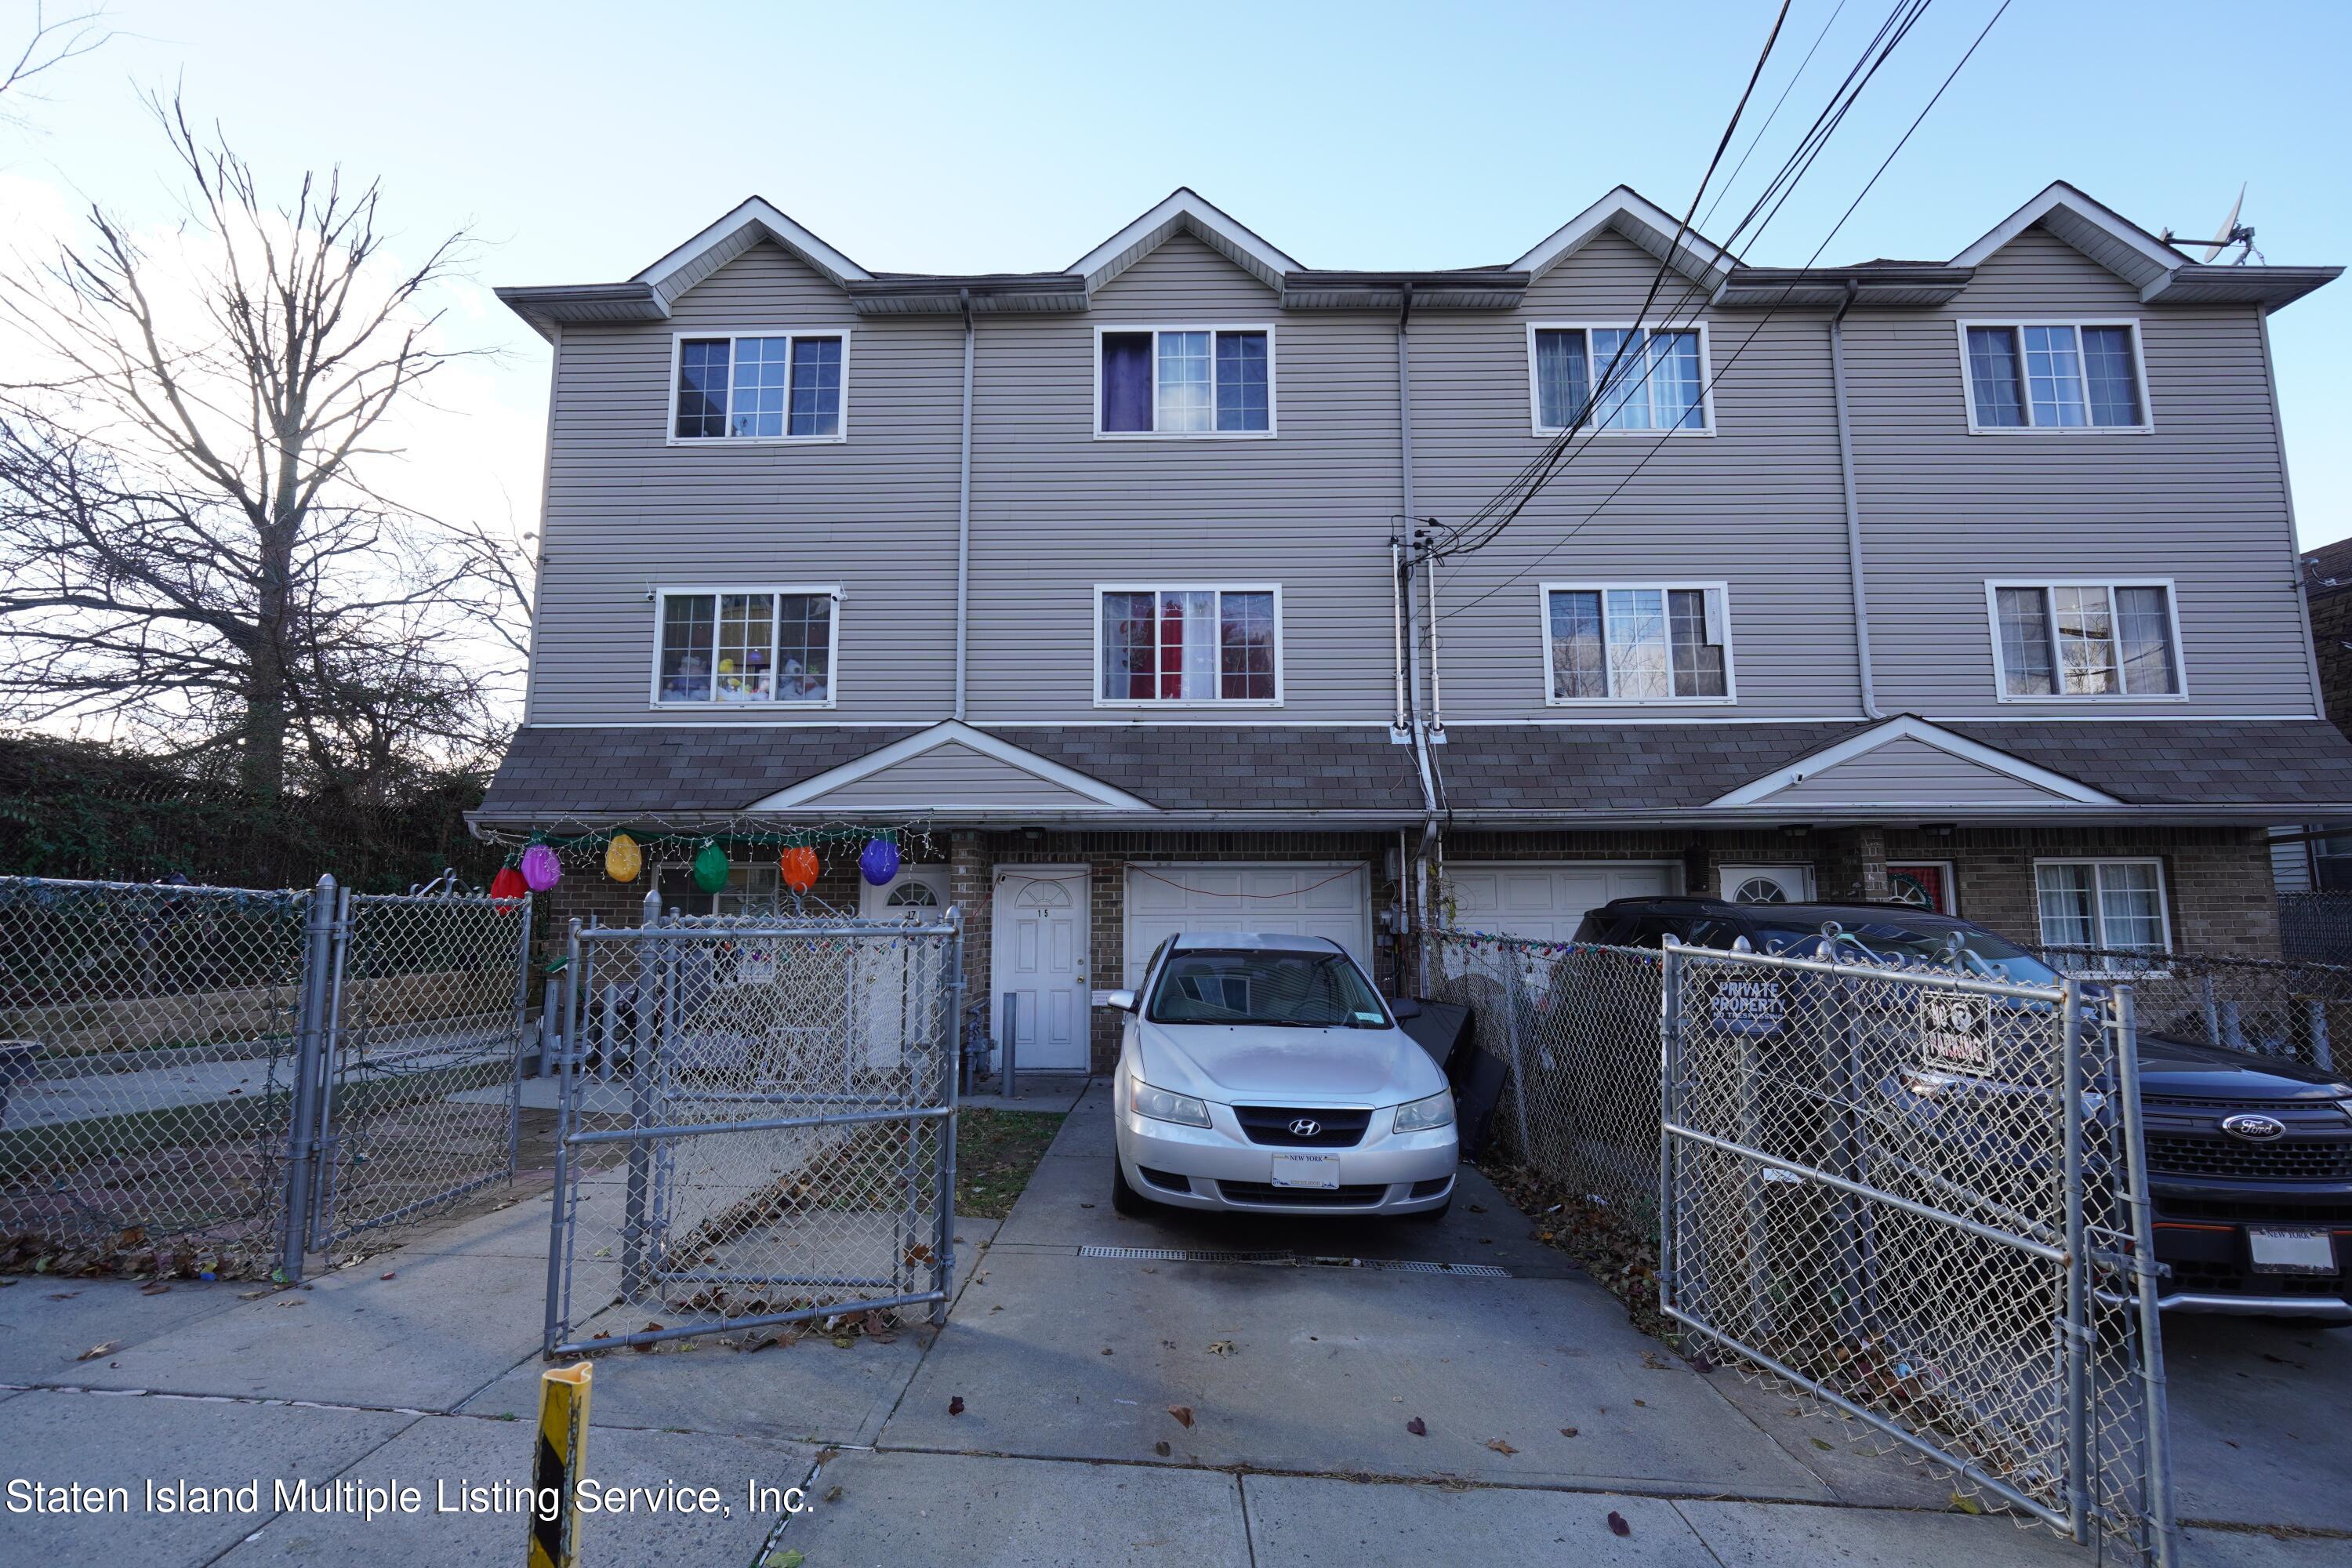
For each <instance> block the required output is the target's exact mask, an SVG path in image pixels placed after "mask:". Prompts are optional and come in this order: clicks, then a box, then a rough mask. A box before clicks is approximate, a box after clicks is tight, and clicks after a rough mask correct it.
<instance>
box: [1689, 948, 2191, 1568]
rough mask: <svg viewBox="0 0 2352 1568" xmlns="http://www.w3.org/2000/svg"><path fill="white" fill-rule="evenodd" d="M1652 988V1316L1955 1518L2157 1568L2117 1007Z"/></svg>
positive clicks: (1823, 988)
mask: <svg viewBox="0 0 2352 1568" xmlns="http://www.w3.org/2000/svg"><path fill="white" fill-rule="evenodd" d="M1823 947H1824V951H1825V952H1833V951H1834V949H1833V948H1832V947H1831V945H1830V944H1828V943H1826V942H1825V943H1824V944H1823ZM1664 964H1665V972H1664V985H1663V991H1662V1001H1661V1008H1662V1023H1661V1029H1660V1036H1661V1047H1662V1049H1661V1055H1662V1063H1661V1066H1662V1072H1661V1117H1660V1120H1661V1124H1662V1127H1663V1130H1664V1142H1663V1144H1662V1146H1661V1149H1660V1153H1659V1166H1660V1169H1659V1187H1660V1192H1661V1194H1662V1199H1663V1205H1662V1206H1663V1215H1662V1225H1661V1232H1660V1270H1659V1275H1660V1305H1661V1306H1662V1308H1663V1309H1664V1311H1665V1312H1666V1313H1667V1315H1668V1316H1670V1317H1672V1318H1674V1319H1675V1320H1676V1321H1679V1322H1681V1323H1682V1324H1684V1325H1685V1326H1686V1327H1688V1328H1690V1329H1693V1330H1696V1331H1698V1332H1699V1333H1700V1334H1702V1335H1705V1336H1706V1337H1707V1338H1708V1339H1711V1340H1713V1341H1715V1342H1717V1343H1718V1344H1720V1345H1722V1346H1723V1347H1724V1348H1726V1349H1727V1350H1728V1351H1730V1352H1733V1353H1734V1355H1736V1356H1737V1357H1738V1358H1740V1359H1742V1360H1744V1361H1746V1362H1748V1363H1750V1364H1752V1365H1753V1366H1756V1367H1759V1368H1761V1369H1763V1370H1764V1372H1765V1373H1768V1374H1769V1375H1771V1376H1772V1377H1774V1378H1777V1379H1779V1380H1780V1381H1782V1382H1785V1383H1787V1384H1794V1385H1796V1386H1797V1387H1799V1388H1800V1389H1802V1390H1805V1391H1807V1392H1809V1393H1810V1394H1811V1396H1813V1397H1815V1398H1817V1399H1819V1400H1821V1401H1822V1402H1823V1403H1825V1404H1826V1405H1831V1406H1833V1407H1834V1408H1836V1409H1837V1410H1839V1411H1842V1412H1843V1413H1844V1414H1845V1415H1848V1416H1851V1417H1853V1418H1854V1419H1856V1420H1859V1421H1861V1422H1863V1423H1864V1424H1866V1425H1867V1426H1870V1427H1872V1428H1874V1429H1875V1430H1876V1431H1877V1432H1878V1433H1879V1434H1880V1435H1881V1436H1884V1437H1885V1438H1887V1439H1890V1440H1891V1441H1892V1442H1893V1443H1895V1444H1899V1445H1903V1446H1906V1447H1909V1448H1910V1449H1912V1450H1915V1451H1916V1452H1917V1453H1920V1454H1924V1455H1926V1456H1927V1457H1928V1458H1933V1459H1936V1460H1937V1461H1940V1462H1941V1463H1943V1464H1945V1465H1947V1466H1949V1467H1950V1468H1952V1469H1954V1470H1955V1471H1957V1472H1958V1475H1959V1477H1960V1484H1961V1486H1962V1488H1963V1489H1966V1490H1969V1491H1971V1492H1974V1493H1975V1494H1977V1495H1978V1496H1980V1497H1983V1498H1985V1499H1987V1500H1993V1501H1997V1502H1999V1503H2004V1504H2007V1505H2009V1506H2011V1507H2012V1508H2015V1509H2018V1510H2022V1511H2024V1512H2026V1513H2029V1514H2031V1515H2032V1516H2034V1517H2035V1518H2037V1519H2039V1520H2041V1521H2043V1522H2044V1523H2047V1524H2049V1525H2051V1526H2053V1527H2054V1528H2055V1529H2057V1530H2058V1531H2061V1532H2063V1533H2064V1534H2066V1535H2068V1536H2070V1537H2071V1538H2073V1539H2074V1540H2075V1541H2077V1542H2090V1541H2093V1540H2095V1539H2105V1540H2107V1541H2111V1542H2116V1543H2117V1544H2120V1545H2124V1546H2126V1547H2128V1548H2130V1549H2133V1550H2136V1551H2137V1552H2141V1553H2144V1554H2145V1555H2146V1556H2147V1558H2148V1559H2150V1560H2152V1561H2155V1562H2158V1563H2165V1564H2169V1563H2171V1562H2172V1561H2173V1556H2172V1553H2173V1551H2174V1543H2173V1535H2172V1529H2171V1524H2172V1521H2171V1505H2170V1498H2169V1483H2168V1468H2167V1463H2166V1458H2165V1450H2164V1403H2163V1363H2162V1349H2161V1341H2160V1338H2159V1335H2158V1322H2157V1313H2156V1284H2157V1275H2158V1266H2157V1265H2156V1263H2155V1262H2154V1256H2155V1255H2154V1250H2153V1247H2152V1245H2151V1238H2150V1228H2149V1210H2148V1205H2147V1168H2146V1159H2145V1154H2144V1152H2143V1148H2142V1144H2141V1138H2140V1129H2139V1110H2138V1094H2137V1087H2138V1086H2137V1067H2136V1064H2135V1059H2134V1047H2133V1026H2132V1016H2131V996H2130V994H2129V992H2128V991H2121V990H2116V991H2110V990H2109V989H2107V988H2105V987H2098V986H2086V985H2084V984H2081V983H2079V982H2076V981H2073V980H2067V981H2065V982H2064V983H2063V984H2060V985H2058V986H2055V987H2049V988H2044V987H2037V986H2031V985H2019V984H2007V983H2005V982H2003V981H2000V980H1998V979H1992V978H1983V977H1976V976H1963V975H1962V974H1960V973H1957V972H1954V971H1948V970H1940V969H1932V968H1916V967H1902V966H1896V965H1887V966H1881V965H1878V964H1876V963H1848V962H1841V961H1837V960H1834V959H1831V958H1797V957H1790V956H1766V955H1762V954H1750V953H1744V952H1716V951H1711V950H1703V949H1696V948H1685V947H1679V946H1675V945H1674V944H1672V943H1671V942H1669V944H1668V946H1667V948H1666V950H1665V956H1664Z"/></svg>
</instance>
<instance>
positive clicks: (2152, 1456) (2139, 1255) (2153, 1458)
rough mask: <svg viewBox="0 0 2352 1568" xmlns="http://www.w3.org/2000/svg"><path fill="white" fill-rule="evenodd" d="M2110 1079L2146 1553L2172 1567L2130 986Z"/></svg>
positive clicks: (2118, 1004)
mask: <svg viewBox="0 0 2352 1568" xmlns="http://www.w3.org/2000/svg"><path fill="white" fill-rule="evenodd" d="M2113 1006H2114V1008H2115V1030H2116V1089H2118V1091H2119V1093H2118V1096H2117V1098H2119V1099H2120V1100H2122V1101H2123V1105H2122V1107H2121V1111H2122V1120H2123V1128H2124V1164H2125V1168H2126V1171H2127V1172H2128V1173H2129V1177H2130V1181H2131V1233H2132V1273H2133V1274H2134V1275H2135V1276H2136V1277H2137V1281H2138V1285H2139V1339H2140V1345H2139V1352H2140V1353H2139V1375H2140V1420H2141V1422H2142V1424H2143V1426H2144V1427H2145V1433H2146V1436H2145V1444H2144V1447H2145V1449H2146V1455H2147V1464H2146V1469H2147V1508H2146V1510H2145V1512H2146V1514H2147V1526H2148V1534H2149V1536H2150V1537H2151V1539H2150V1540H2149V1542H2147V1545H2148V1548H2149V1552H2148V1554H2149V1555H2150V1556H2151V1557H2153V1558H2154V1559H2155V1560H2156V1563H2157V1568H2174V1565H2175V1564H2176V1563H2179V1550H2180V1544H2179V1542H2178V1541H2177V1540H2175V1539H2174V1534H2173V1525H2172V1443H2171V1435H2170V1433H2169V1431H2168V1415H2167V1414H2166V1411H2165V1392H2164V1329H2163V1324H2162V1320H2161V1318H2160V1317H2159V1315H2158V1311H2157V1305H2156V1298H2157V1280H2158V1272H2159V1270H2160V1269H2161V1268H2162V1267H2163V1266H2162V1265H2160V1264H2158V1262H2157V1260H2156V1222H2155V1215H2154V1214H2153V1212H2152V1209H2151V1205H2150V1203H2149V1201H2148V1191H2147V1142H2145V1140H2144V1138H2143V1137H2142V1133H2141V1128H2140V1107H2139V1029H2138V1020H2137V1016H2136V1014H2135V1013H2134V1010H2133V1009H2134V1004H2133V998H2132V990H2131V987H2130V986H2128V985H2119V986H2117V987H2116V992H2115V998H2114V1002H2113Z"/></svg>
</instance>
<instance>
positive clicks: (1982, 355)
mask: <svg viewBox="0 0 2352 1568" xmlns="http://www.w3.org/2000/svg"><path fill="white" fill-rule="evenodd" d="M1960 348H1961V353H1962V355H1963V357H1964V358H1965V359H1966V361H1967V363H1968V389H1969V429H1970V430H1974V431H1987V430H1993V431H1999V430H2124V431H2145V430H2147V428H2148V418H2147V377H2146V376H2145V375H2144V374H2142V371H2141V365H2140V353H2139V328H2138V327H2137V325H2136V324H2135V323H2133V322H2130V321H2020V322H1982V321H1963V322H1961V323H1960Z"/></svg>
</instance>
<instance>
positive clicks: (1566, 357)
mask: <svg viewBox="0 0 2352 1568" xmlns="http://www.w3.org/2000/svg"><path fill="white" fill-rule="evenodd" d="M1707 363H1708V362H1707V346H1706V327H1704V326H1696V327H1677V328H1674V329H1671V330H1658V329H1652V330H1647V331H1644V330H1643V329H1640V328H1634V327H1564V326H1545V325H1542V324H1540V323H1538V325H1536V326H1532V327H1530V328H1528V366H1529V371H1528V374H1529V380H1530V384H1531V385H1532V387H1533V390H1534V404H1535V428H1536V434H1537V435H1538V436H1556V435H1558V434H1559V433H1560V432H1561V431H1563V430H1568V429H1578V428H1580V429H1586V430H1602V431H1639V430H1672V431H1705V430H1708V429H1711V428H1713V426H1714V419H1713V408H1712V403H1713V400H1712V398H1711V397H1710V395H1709V393H1708V387H1707V374H1706V368H1707Z"/></svg>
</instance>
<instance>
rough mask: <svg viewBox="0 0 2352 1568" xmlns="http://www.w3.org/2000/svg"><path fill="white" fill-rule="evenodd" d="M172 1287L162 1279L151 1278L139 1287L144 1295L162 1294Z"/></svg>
mask: <svg viewBox="0 0 2352 1568" xmlns="http://www.w3.org/2000/svg"><path fill="white" fill-rule="evenodd" d="M169 1289H171V1287H170V1286H169V1285H166V1284H164V1283H163V1281H162V1280H161V1279H150V1280H149V1281H147V1283H146V1284H144V1285H142V1286H141V1287H139V1293H140V1294H141V1295H142V1296H161V1295H162V1294H163V1292H164V1291H166V1290H169Z"/></svg>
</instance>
